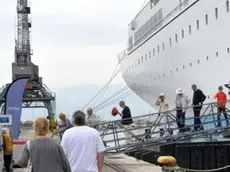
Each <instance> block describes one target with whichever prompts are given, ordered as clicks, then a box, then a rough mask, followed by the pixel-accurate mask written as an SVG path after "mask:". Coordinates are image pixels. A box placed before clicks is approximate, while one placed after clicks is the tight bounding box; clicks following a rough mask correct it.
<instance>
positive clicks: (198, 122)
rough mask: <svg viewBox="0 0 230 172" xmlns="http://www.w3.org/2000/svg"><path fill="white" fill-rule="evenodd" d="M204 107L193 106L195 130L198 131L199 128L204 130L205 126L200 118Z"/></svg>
mask: <svg viewBox="0 0 230 172" xmlns="http://www.w3.org/2000/svg"><path fill="white" fill-rule="evenodd" d="M201 109H202V106H196V107H193V112H194V131H197V130H198V129H200V130H203V129H204V127H203V125H202V123H201V120H200V111H201Z"/></svg>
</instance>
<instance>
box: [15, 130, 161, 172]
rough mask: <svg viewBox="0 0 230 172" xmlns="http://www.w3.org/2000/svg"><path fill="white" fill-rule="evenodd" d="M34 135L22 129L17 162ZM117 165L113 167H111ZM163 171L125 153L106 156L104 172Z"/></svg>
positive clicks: (16, 143)
mask: <svg viewBox="0 0 230 172" xmlns="http://www.w3.org/2000/svg"><path fill="white" fill-rule="evenodd" d="M33 137H34V133H33V131H32V130H27V129H24V130H21V136H20V138H19V139H18V140H16V141H14V143H15V144H14V152H13V160H14V161H15V162H17V160H18V159H19V158H20V156H21V154H22V151H23V148H24V144H23V143H25V142H26V141H27V140H31V139H33ZM109 164H111V166H113V167H117V168H113V167H111V166H110V165H109ZM23 171H25V169H15V170H14V172H23ZM150 171H154V172H161V168H160V167H157V166H154V165H153V164H150V163H147V162H144V161H140V160H136V159H135V158H133V157H129V156H127V155H124V154H119V155H112V156H107V157H105V164H104V167H103V170H102V172H150Z"/></svg>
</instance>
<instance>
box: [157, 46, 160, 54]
mask: <svg viewBox="0 0 230 172" xmlns="http://www.w3.org/2000/svg"><path fill="white" fill-rule="evenodd" d="M157 52H158V53H159V52H160V46H159V45H158V46H157Z"/></svg>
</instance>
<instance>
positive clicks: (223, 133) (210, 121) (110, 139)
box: [92, 102, 230, 156]
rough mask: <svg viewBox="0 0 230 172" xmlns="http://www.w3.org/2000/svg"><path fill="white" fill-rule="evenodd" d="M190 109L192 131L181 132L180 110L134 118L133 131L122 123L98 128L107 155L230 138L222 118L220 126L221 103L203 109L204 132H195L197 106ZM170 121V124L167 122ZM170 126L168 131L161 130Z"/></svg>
mask: <svg viewBox="0 0 230 172" xmlns="http://www.w3.org/2000/svg"><path fill="white" fill-rule="evenodd" d="M185 110H186V115H185V116H186V119H185V128H187V129H188V130H187V131H186V132H183V133H178V127H177V124H176V122H177V120H178V119H177V118H176V110H171V111H167V112H162V113H161V114H160V115H159V113H153V114H147V115H142V116H138V117H133V121H134V124H132V125H131V128H130V129H129V130H127V129H125V128H124V126H123V125H122V124H121V120H116V121H110V122H106V123H100V124H99V125H97V126H92V127H95V128H97V129H98V130H99V131H100V133H101V137H102V139H103V141H104V143H105V144H106V154H107V156H108V155H114V154H117V153H129V152H133V151H138V152H140V153H141V154H145V153H149V152H153V151H157V149H159V147H160V146H163V145H168V144H172V143H178V142H185V141H186V142H193V141H201V142H205V141H211V140H212V141H214V140H216V141H218V140H223V139H226V140H228V138H227V137H228V135H230V126H226V124H225V119H224V118H223V115H221V123H222V126H217V123H218V121H217V103H216V102H215V103H209V104H204V105H203V108H202V110H201V115H200V118H201V121H202V125H203V127H204V130H201V131H191V129H192V128H193V127H194V126H195V125H194V119H195V118H194V115H193V107H189V108H188V109H185ZM226 112H227V114H229V109H227V108H226ZM163 118H166V119H167V120H166V121H167V122H163ZM165 125H166V126H167V131H168V132H164V131H162V130H161V129H160V128H163V126H165ZM125 130H126V131H127V132H128V133H129V135H130V137H131V140H132V141H131V142H130V143H128V144H127V143H126V142H125V140H126V138H125V137H124V134H123V132H124V131H125ZM229 140H230V138H229Z"/></svg>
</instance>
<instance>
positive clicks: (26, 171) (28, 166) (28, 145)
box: [24, 141, 32, 172]
mask: <svg viewBox="0 0 230 172" xmlns="http://www.w3.org/2000/svg"><path fill="white" fill-rule="evenodd" d="M26 145H27V148H28V151H29V160H28V164H27V167H26V169H25V170H24V172H32V163H31V158H30V141H28V142H27V143H26Z"/></svg>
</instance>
